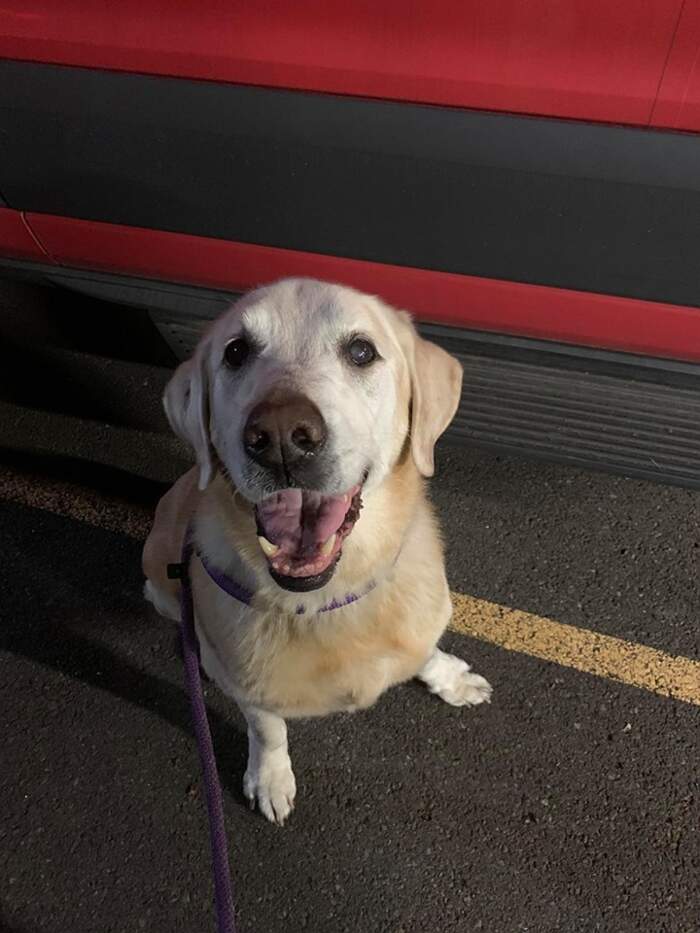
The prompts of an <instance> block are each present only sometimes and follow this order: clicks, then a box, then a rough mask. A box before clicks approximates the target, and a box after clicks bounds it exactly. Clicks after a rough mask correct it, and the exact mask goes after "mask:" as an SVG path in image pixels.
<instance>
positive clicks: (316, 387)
mask: <svg viewBox="0 0 700 933" xmlns="http://www.w3.org/2000/svg"><path fill="white" fill-rule="evenodd" d="M243 332H245V334H246V335H247V337H248V338H250V339H253V340H254V341H255V343H256V345H257V347H258V352H257V354H256V356H255V359H254V360H252V361H251V362H250V363H249V364H246V366H245V367H243V368H242V369H241V371H240V372H239V373H235V374H232V373H231V371H230V369H229V368H227V367H226V366H225V365H224V363H223V352H224V348H225V346H226V344H227V343H228V341H230V340H231V339H233V338H235V337H237V336H239V335H241V334H242V333H243ZM353 334H362V335H363V336H365V337H367V338H369V339H371V340H372V341H373V343H374V344H375V346H376V347H377V349H378V351H379V354H380V357H381V359H380V360H378V361H377V362H376V363H374V364H373V365H372V366H370V367H367V368H366V369H363V370H362V371H357V370H353V367H352V366H350V365H348V362H347V359H346V358H345V357H344V356H343V353H342V352H341V351H340V348H341V347H342V346H343V344H344V342H347V340H348V338H349V337H350V336H352V335H353ZM461 379H462V371H461V367H460V365H459V364H458V363H457V361H456V360H454V359H453V358H452V357H450V356H449V355H448V354H447V353H445V352H444V351H443V350H441V349H440V348H438V347H437V346H435V345H433V344H430V343H428V342H427V341H425V340H422V339H421V338H420V337H418V335H417V334H416V332H415V329H414V327H413V325H412V323H411V321H410V319H409V317H408V316H407V315H406V314H404V313H402V312H397V311H395V310H393V309H391V308H389V307H388V306H387V305H386V304H384V303H383V302H381V301H380V300H378V299H377V298H372V297H369V296H367V295H363V294H360V293H359V292H356V291H354V290H352V289H349V288H344V287H340V286H336V285H329V284H326V283H322V282H316V281H312V280H306V279H290V280H285V281H282V282H278V283H276V284H274V285H271V286H267V287H265V288H261V289H257V290H256V291H253V292H251V293H249V294H248V295H246V296H244V297H243V298H242V299H240V300H239V301H238V302H237V303H236V304H235V305H234V306H233V307H232V308H231V310H230V311H228V312H227V313H225V314H224V315H223V316H222V317H221V318H219V320H217V321H216V322H215V323H214V324H213V325H212V326H211V327H210V329H209V330H208V331H207V333H206V334H205V335H204V337H203V338H202V340H201V342H200V344H199V345H198V347H197V349H196V351H195V354H194V356H193V358H192V359H191V360H189V361H187V362H186V363H184V364H182V365H181V366H180V367H179V369H178V370H177V372H176V373H175V375H174V376H173V378H172V380H171V382H170V384H169V385H168V388H167V389H166V394H165V408H166V412H167V414H168V417H169V419H170V422H171V425H172V426H173V429H174V430H175V431H176V433H178V434H179V435H180V436H181V437H183V438H185V439H186V440H187V441H188V442H189V443H190V444H191V445H192V447H193V448H194V451H195V453H196V457H197V466H196V467H195V468H193V469H192V470H190V471H189V472H188V473H187V474H185V475H184V476H183V477H181V478H180V479H179V480H178V482H177V483H175V485H174V486H173V487H172V489H171V490H170V491H169V492H168V493H167V494H166V495H165V496H164V497H163V499H162V500H161V502H160V503H159V505H158V508H157V510H156V518H155V523H154V526H153V529H152V531H151V534H150V536H149V538H148V541H147V542H146V545H145V547H144V555H143V566H144V572H145V574H146V577H147V582H146V587H145V594H146V596H147V598H148V599H150V600H151V602H153V604H154V605H155V607H156V609H157V610H158V612H160V613H161V614H162V615H164V616H166V617H167V618H170V619H179V614H180V611H179V604H178V584H176V583H175V582H173V581H170V580H168V579H167V576H166V565H167V564H168V562H173V561H177V560H178V559H179V554H180V549H181V545H182V539H183V535H184V532H185V528H186V527H187V525H188V523H189V522H193V525H194V529H195V537H196V541H197V545H198V547H199V549H200V550H201V551H202V552H204V553H205V554H206V555H207V557H208V558H209V559H210V560H211V561H212V562H213V563H214V564H215V565H217V566H218V567H220V568H221V569H222V570H223V571H225V572H226V573H228V574H230V575H231V576H232V577H233V578H234V579H236V580H237V581H238V582H239V583H240V584H242V585H243V586H246V587H247V588H248V589H250V590H251V591H254V592H255V597H254V600H253V604H252V605H251V606H250V607H247V606H245V605H243V604H241V603H238V602H236V601H235V600H233V599H232V598H231V597H230V596H228V595H227V594H226V593H224V592H223V591H222V590H221V589H220V588H219V587H217V586H216V584H215V583H213V582H212V580H211V579H210V578H209V576H208V575H207V574H206V572H205V571H204V570H203V568H202V565H201V563H200V562H199V561H198V560H196V559H195V560H194V561H193V564H192V567H191V575H192V585H193V593H194V603H195V607H196V626H197V633H198V636H199V639H200V644H201V656H202V665H203V667H204V669H205V671H206V672H207V674H208V675H209V676H210V677H211V678H212V679H213V680H214V681H216V683H217V684H218V685H219V687H220V688H221V689H222V690H223V691H224V692H225V693H226V694H227V695H228V696H230V697H232V698H233V699H235V700H236V702H237V703H238V704H239V706H240V707H241V709H242V711H243V713H244V715H245V717H246V720H247V722H248V737H249V759H248V768H247V771H246V774H245V778H244V791H245V794H246V795H247V797H248V798H249V799H250V800H251V801H257V803H258V805H259V807H260V809H261V811H262V812H263V813H264V814H265V816H266V817H267V818H268V819H270V820H273V821H276V822H279V823H282V822H284V820H285V819H286V817H287V816H288V815H289V813H290V811H291V809H292V807H293V805H294V797H295V793H296V785H295V780H294V774H293V771H292V766H291V762H290V758H289V753H288V748H287V728H286V724H285V719H286V718H292V717H298V716H316V715H324V714H326V713H330V712H334V711H339V710H354V709H360V708H364V707H367V706H369V705H371V704H372V703H374V701H375V700H376V699H377V698H378V697H379V695H380V694H381V693H382V692H383V691H384V690H385V689H387V688H388V687H390V686H392V685H393V684H396V683H399V682H401V681H405V680H408V679H410V678H411V677H419V678H420V679H422V680H423V681H424V682H425V683H426V684H427V686H428V688H429V689H430V690H431V692H433V693H436V694H438V695H439V696H440V697H442V699H444V700H445V701H446V702H448V703H451V704H453V705H455V706H461V705H475V704H478V703H482V702H484V701H488V700H489V698H490V694H491V688H490V686H489V684H488V683H487V682H486V681H485V680H484V678H483V677H480V676H479V675H477V674H472V673H470V672H469V667H468V665H467V664H465V662H464V661H461V660H459V659H457V658H455V657H452V656H451V655H447V654H445V653H444V652H442V651H440V650H439V649H438V648H437V642H438V639H439V638H440V636H441V635H442V633H443V631H444V630H445V628H446V626H447V624H448V622H449V619H450V616H451V612H452V609H451V602H450V595H449V589H448V586H447V581H446V578H445V571H444V561H443V554H442V545H441V541H440V537H439V532H438V528H437V524H436V521H435V518H434V516H433V512H432V509H431V508H430V505H429V503H428V501H427V499H426V497H425V493H424V490H423V480H422V476H430V475H432V473H433V447H434V445H435V442H436V440H437V438H438V437H439V436H440V434H442V432H443V431H444V430H445V428H446V427H447V425H448V424H449V422H450V421H451V419H452V417H453V415H454V412H455V410H456V408H457V404H458V402H459V395H460V389H461ZM280 386H281V387H287V388H289V389H290V390H293V391H296V392H301V393H303V394H304V395H306V396H307V397H308V398H309V399H311V401H312V402H314V403H315V404H316V405H317V406H318V408H319V409H320V411H321V413H322V415H323V417H324V419H325V422H326V424H327V426H328V435H329V436H328V441H327V445H326V447H327V449H328V455H329V457H330V459H331V462H332V470H331V471H330V473H329V475H328V478H327V481H326V482H325V484H324V488H323V490H322V491H323V492H324V493H328V494H339V493H342V492H344V491H346V490H347V489H349V488H351V487H352V486H354V485H355V484H356V483H358V482H360V481H361V478H362V475H363V471H364V470H365V468H366V467H369V474H368V476H367V480H366V483H365V485H364V488H363V494H362V495H363V503H364V506H363V510H362V512H361V514H360V518H359V520H358V521H357V524H356V525H355V527H354V529H353V531H352V533H351V534H350V536H349V538H348V539H347V540H346V541H345V544H344V548H343V554H342V557H341V558H340V561H339V563H338V566H337V568H336V572H335V574H334V576H333V577H332V578H331V580H330V581H329V582H328V583H327V584H326V585H324V586H323V587H321V588H320V589H318V590H316V591H314V592H311V593H304V594H302V595H301V596H300V595H299V594H295V593H290V592H287V591H286V590H283V589H282V588H280V587H279V586H278V585H277V584H275V583H274V582H273V580H272V578H271V577H270V575H269V572H268V565H267V561H266V559H265V558H264V556H263V554H262V552H261V550H260V547H259V545H258V542H257V538H256V528H255V521H254V517H253V507H252V503H255V502H258V501H260V500H261V499H262V498H264V497H265V496H266V495H267V494H268V493H269V492H271V491H272V489H271V487H270V480H269V477H267V476H266V475H265V473H264V471H262V470H261V469H260V468H259V467H257V466H256V465H255V464H254V463H253V462H252V461H251V460H249V458H248V457H247V456H246V454H245V451H244V449H243V444H242V440H241V438H242V432H243V426H244V424H245V422H246V419H247V417H248V414H249V413H250V411H251V409H252V408H253V407H254V406H255V405H256V404H257V402H259V401H260V399H261V398H263V397H264V396H265V394H266V393H267V392H269V391H270V389H272V388H273V387H280ZM222 466H223V467H224V469H223V470H222V469H221V467H222ZM370 580H375V581H377V586H376V588H375V589H374V590H373V591H372V592H370V593H369V594H368V595H366V596H364V597H363V598H362V599H360V600H359V601H357V602H355V603H352V604H351V605H348V606H347V607H345V608H343V609H337V610H333V611H331V612H327V613H324V614H322V615H319V614H317V612H316V610H318V609H319V608H320V607H321V606H323V605H324V604H327V603H328V602H329V601H330V600H331V599H333V598H334V597H335V598H337V599H341V598H342V597H344V596H345V595H346V594H347V593H349V592H354V593H358V592H361V591H363V590H364V588H365V587H366V586H367V584H368V582H369V581H370ZM299 602H303V603H304V605H305V606H306V608H307V613H306V614H305V615H297V614H295V609H296V607H297V606H298V604H299Z"/></svg>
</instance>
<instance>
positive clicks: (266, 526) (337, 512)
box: [257, 489, 348, 554]
mask: <svg viewBox="0 0 700 933" xmlns="http://www.w3.org/2000/svg"><path fill="white" fill-rule="evenodd" d="M347 511H348V502H347V499H346V497H345V496H324V495H322V494H321V493H320V492H303V491H302V490H301V489H283V490H282V492H276V493H274V494H273V495H272V496H268V498H267V499H264V500H263V501H262V502H261V503H259V505H258V507H257V513H258V520H259V522H260V525H261V526H262V530H263V533H264V535H265V537H266V538H267V539H268V541H271V542H272V543H273V544H277V545H278V546H279V547H280V548H282V550H283V551H285V552H286V553H287V554H296V553H298V552H300V551H307V550H312V549H314V548H316V547H318V546H319V545H321V544H323V543H324V542H325V541H327V540H328V538H330V536H331V535H332V534H335V532H336V531H337V530H338V529H339V528H340V526H341V525H342V524H343V519H344V518H345V516H346V514H347Z"/></svg>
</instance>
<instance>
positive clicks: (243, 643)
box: [208, 598, 428, 717]
mask: <svg viewBox="0 0 700 933" xmlns="http://www.w3.org/2000/svg"><path fill="white" fill-rule="evenodd" d="M372 602H375V605H372ZM367 603H368V605H366V606H363V607H362V610H363V611H362V613H361V614H359V613H358V609H359V607H357V608H353V609H350V608H348V609H347V610H337V612H334V613H333V615H332V616H331V615H330V614H328V617H326V616H319V617H316V619H314V620H308V619H302V618H299V617H290V616H281V615H278V614H274V613H270V614H265V615H263V614H259V613H252V612H250V613H247V614H246V615H247V618H240V617H239V619H238V621H237V623H236V624H234V625H231V626H230V627H225V628H222V629H219V630H218V631H214V632H208V639H209V641H210V642H211V644H212V648H213V649H214V651H215V653H216V655H217V657H218V658H219V660H220V662H221V664H222V666H223V668H224V669H225V671H226V676H227V680H228V681H229V682H230V683H232V684H233V685H235V692H236V694H238V695H239V696H241V697H242V698H243V699H244V700H245V701H247V702H249V703H251V704H253V705H257V706H261V707H262V708H265V709H269V710H271V711H274V712H277V713H279V714H280V715H283V716H285V717H294V716H322V715H325V714H327V713H331V712H339V711H346V710H355V709H362V708H364V707H367V706H370V705H371V704H372V703H374V702H375V701H376V700H377V698H378V697H379V695H380V694H381V693H382V692H383V691H384V690H386V689H387V688H388V687H390V686H392V685H393V684H395V683H399V682H400V681H403V680H406V679H408V678H410V677H412V676H413V675H414V674H415V673H416V671H417V670H418V669H419V668H420V667H421V665H422V663H423V661H424V659H425V655H426V651H427V650H428V646H427V645H426V644H424V639H423V638H421V637H417V634H416V633H415V632H413V631H412V630H411V627H410V626H402V625H401V624H400V622H401V620H400V619H396V618H394V619H393V620H392V624H391V625H387V624H384V623H385V617H384V613H383V612H382V611H381V607H382V603H381V601H373V600H371V599H370V598H368V599H367Z"/></svg>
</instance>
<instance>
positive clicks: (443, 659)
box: [418, 648, 493, 706]
mask: <svg viewBox="0 0 700 933" xmlns="http://www.w3.org/2000/svg"><path fill="white" fill-rule="evenodd" d="M418 676H419V677H420V678H421V680H423V681H424V682H425V683H426V684H427V686H428V690H430V692H431V693H436V694H437V695H438V696H439V697H440V698H441V699H443V700H444V701H445V703H449V704H450V705H451V706H478V705H479V703H490V702H491V694H492V692H493V690H492V689H491V684H490V683H489V682H488V680H486V679H485V678H484V677H482V676H481V675H480V674H472V673H471V668H470V667H469V665H468V664H467V662H466V661H463V660H462V659H461V658H456V657H455V656H454V655H453V654H446V653H445V652H444V651H440V649H439V648H436V649H435V651H434V652H433V654H432V656H431V658H430V660H429V661H428V663H427V664H426V665H425V667H424V668H423V670H422V671H421V672H420V673H419V675H418Z"/></svg>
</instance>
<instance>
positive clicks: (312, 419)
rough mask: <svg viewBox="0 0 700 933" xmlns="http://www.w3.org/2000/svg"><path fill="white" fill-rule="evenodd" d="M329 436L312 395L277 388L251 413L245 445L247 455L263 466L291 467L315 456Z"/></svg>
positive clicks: (244, 437)
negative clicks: (310, 397) (307, 395)
mask: <svg viewBox="0 0 700 933" xmlns="http://www.w3.org/2000/svg"><path fill="white" fill-rule="evenodd" d="M326 437H327V432H326V423H325V421H324V420H323V416H322V415H321V412H320V411H319V410H318V408H317V407H316V405H314V403H313V402H312V401H311V400H310V399H308V398H306V397H305V396H303V395H299V394H298V393H295V392H286V391H282V390H279V389H276V390H273V391H272V392H271V393H270V394H269V395H268V396H267V397H266V398H264V399H263V400H262V402H260V403H259V404H257V405H256V406H255V408H254V409H253V410H252V411H251V413H250V415H249V416H248V420H247V421H246V424H245V427H244V429H243V446H244V447H245V450H246V453H247V454H248V456H249V457H250V458H251V459H252V460H255V462H256V463H259V464H260V465H261V466H265V467H272V468H274V467H279V466H282V465H284V466H287V467H289V466H292V465H293V464H294V463H297V462H298V461H299V460H302V459H308V458H311V457H313V455H314V454H316V453H317V452H318V451H319V450H320V449H321V448H322V447H323V445H324V443H325V441H326Z"/></svg>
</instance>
